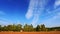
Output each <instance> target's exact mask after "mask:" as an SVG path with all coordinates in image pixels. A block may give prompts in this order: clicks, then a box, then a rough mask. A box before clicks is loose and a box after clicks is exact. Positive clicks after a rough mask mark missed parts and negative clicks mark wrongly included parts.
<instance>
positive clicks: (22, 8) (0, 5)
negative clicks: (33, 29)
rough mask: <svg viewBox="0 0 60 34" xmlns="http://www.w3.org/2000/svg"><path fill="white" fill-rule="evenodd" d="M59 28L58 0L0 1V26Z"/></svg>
mask: <svg viewBox="0 0 60 34" xmlns="http://www.w3.org/2000/svg"><path fill="white" fill-rule="evenodd" d="M19 23H20V24H22V25H24V24H33V25H34V26H36V25H37V24H39V25H40V24H45V25H46V27H54V26H60V0H0V25H8V24H19Z"/></svg>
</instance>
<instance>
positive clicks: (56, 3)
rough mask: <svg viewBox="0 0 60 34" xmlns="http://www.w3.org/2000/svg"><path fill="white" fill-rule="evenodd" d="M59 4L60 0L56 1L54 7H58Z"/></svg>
mask: <svg viewBox="0 0 60 34" xmlns="http://www.w3.org/2000/svg"><path fill="white" fill-rule="evenodd" d="M57 6H60V0H56V1H55V4H54V7H55V8H56V7H57Z"/></svg>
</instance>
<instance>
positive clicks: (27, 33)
mask: <svg viewBox="0 0 60 34" xmlns="http://www.w3.org/2000/svg"><path fill="white" fill-rule="evenodd" d="M0 34H60V31H52V32H0Z"/></svg>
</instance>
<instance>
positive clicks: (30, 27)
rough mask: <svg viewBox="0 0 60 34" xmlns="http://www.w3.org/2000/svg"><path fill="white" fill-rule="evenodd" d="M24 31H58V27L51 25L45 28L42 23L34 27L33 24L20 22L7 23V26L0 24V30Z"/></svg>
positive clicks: (59, 29) (59, 28)
mask: <svg viewBox="0 0 60 34" xmlns="http://www.w3.org/2000/svg"><path fill="white" fill-rule="evenodd" d="M21 30H22V31H24V32H40V31H60V27H52V28H47V27H45V25H44V24H42V25H37V26H36V27H33V25H32V24H31V25H28V24H25V25H24V26H22V25H21V24H17V25H15V24H13V25H7V26H2V25H0V32H1V31H14V32H15V31H18V32H19V31H21Z"/></svg>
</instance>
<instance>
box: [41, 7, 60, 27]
mask: <svg viewBox="0 0 60 34" xmlns="http://www.w3.org/2000/svg"><path fill="white" fill-rule="evenodd" d="M52 12H53V13H54V14H55V15H54V16H53V17H51V18H49V19H46V20H44V21H43V22H41V23H40V24H45V25H46V27H55V26H60V8H57V9H55V10H53V11H52Z"/></svg>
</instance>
